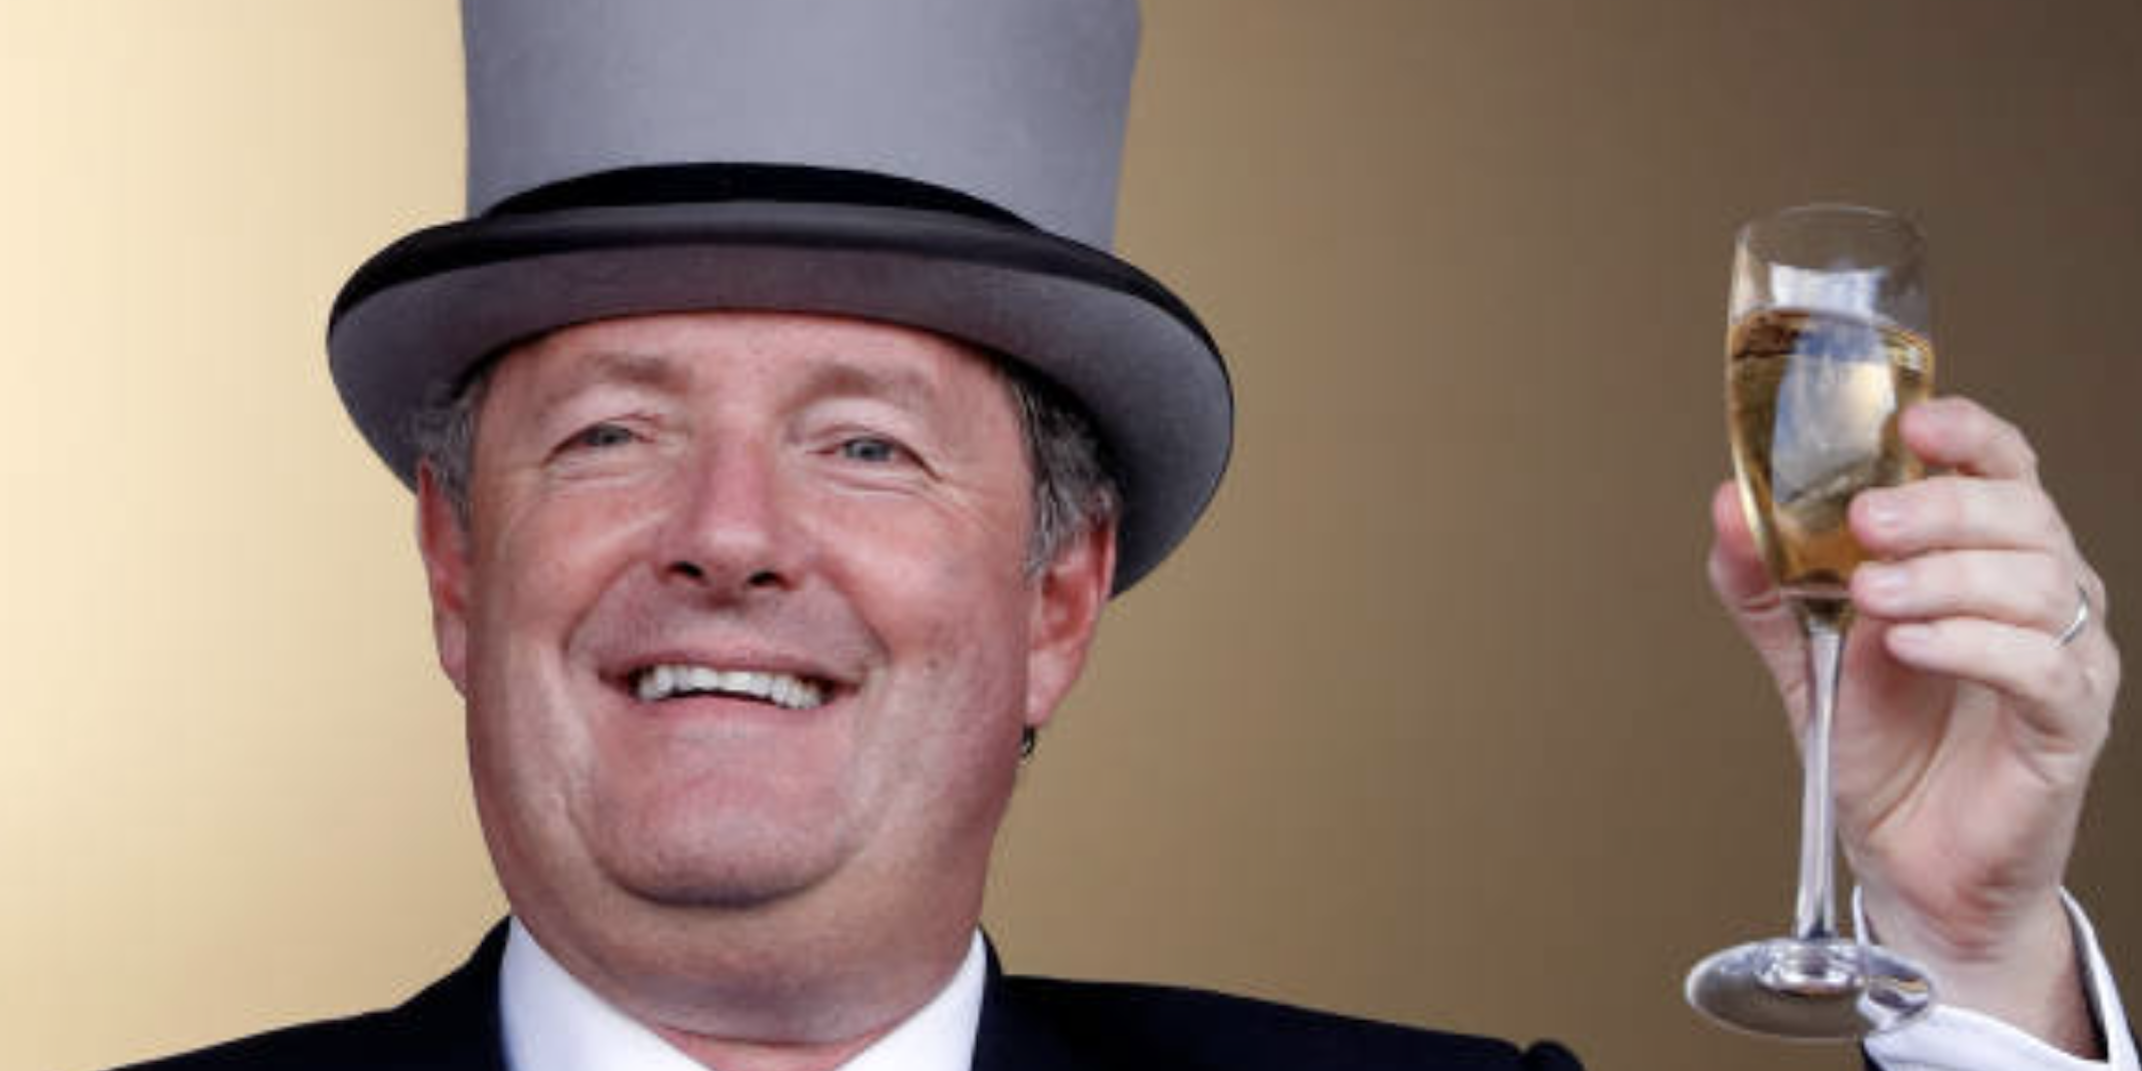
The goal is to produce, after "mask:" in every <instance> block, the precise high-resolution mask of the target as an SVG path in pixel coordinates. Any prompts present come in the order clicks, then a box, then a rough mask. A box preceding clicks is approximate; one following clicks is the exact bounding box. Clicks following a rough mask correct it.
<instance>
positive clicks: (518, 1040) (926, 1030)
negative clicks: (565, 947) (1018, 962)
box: [500, 920, 988, 1071]
mask: <svg viewBox="0 0 2142 1071" xmlns="http://www.w3.org/2000/svg"><path fill="white" fill-rule="evenodd" d="M964 951H965V955H964V956H963V957H960V958H955V959H954V960H953V961H952V964H951V966H950V968H949V969H947V970H946V972H945V973H944V974H943V975H942V976H940V978H939V980H938V981H937V982H936V983H935V984H934V985H932V986H931V987H930V988H929V990H928V992H927V993H925V994H924V995H923V996H922V998H921V1000H920V1003H919V1005H916V1006H911V1007H908V1008H906V1009H905V1010H904V1011H902V1012H901V1013H900V1014H898V1015H896V1016H894V1017H893V1018H892V1020H891V1021H888V1022H882V1023H880V1024H878V1025H876V1026H874V1027H873V1028H871V1029H868V1030H865V1031H862V1032H860V1033H858V1034H856V1035H854V1036H850V1037H843V1038H837V1039H828V1040H820V1039H798V1038H793V1037H790V1038H782V1039H779V1040H775V1041H768V1040H766V1039H763V1038H761V1039H756V1040H754V1039H740V1038H734V1037H724V1036H718V1035H711V1034H706V1033H697V1032H694V1031H691V1030H689V1029H680V1028H678V1027H675V1026H670V1025H667V1024H664V1023H660V1022H655V1021H651V1020H649V1019H647V1018H644V1017H642V1016H640V1015H638V1014H637V1013H632V1012H628V1011H627V1010H625V1009H624V1008H622V1007H620V1006H619V1005H617V1004H615V1003H613V1002H611V1001H609V1000H606V999H605V998H604V997H603V996H602V995H601V994H600V993H599V991H598V990H597V988H596V987H594V986H592V985H590V984H588V982H587V981H586V980H585V979H581V978H578V977H576V976H575V974H574V972H572V971H571V970H570V969H568V968H567V967H566V966H565V964H563V963H562V962H561V961H560V960H558V959H555V958H553V957H552V955H551V954H550V952H549V951H548V950H546V949H545V948H544V947H543V946H542V945H541V944H539V943H538V942H537V941H536V940H535V937H534V935H533V934H532V933H530V932H529V931H528V930H527V929H526V928H525V927H524V926H523V925H522V924H521V923H520V922H519V921H518V920H516V921H515V922H514V924H513V933H512V936H511V938H510V939H509V941H508V944H507V949H506V959H505V965H504V967H503V973H502V976H501V980H500V982H501V984H500V1001H501V1013H502V1018H503V1021H504V1025H505V1033H506V1049H507V1053H508V1056H509V1059H510V1064H511V1066H513V1067H514V1069H515V1071H593V1069H596V1068H601V1069H604V1071H611V1069H614V1071H634V1069H649V1071H682V1069H683V1068H684V1066H685V1059H683V1058H688V1060H689V1062H690V1063H692V1064H696V1065H699V1066H701V1067H708V1068H718V1069H719V1071H827V1069H831V1068H836V1067H842V1066H847V1065H851V1064H852V1065H853V1066H854V1067H855V1068H856V1069H857V1071H868V1069H877V1071H884V1069H886V1068H902V1069H906V1068H924V1069H932V1071H937V1069H941V1071H965V1069H966V1068H967V1067H968V1065H969V1063H970V1060H971V1056H972V1052H973V1045H974V1037H975V1032H976V1029H977V1027H978V1026H979V1023H980V1019H981V1004H982V990H983V988H984V981H985V979H986V977H987V974H988V967H987V955H986V953H985V952H984V950H983V946H982V941H981V938H980V936H979V935H978V934H974V933H973V932H972V931H969V936H968V944H967V947H966V948H965V950H964Z"/></svg>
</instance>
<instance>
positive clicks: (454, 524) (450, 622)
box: [416, 464, 469, 695]
mask: <svg viewBox="0 0 2142 1071" xmlns="http://www.w3.org/2000/svg"><path fill="white" fill-rule="evenodd" d="M416 500H417V550H418V551H419V552H420V553H422V554H423V556H424V582H425V586H426V588H427V589H428V590H429V591H430V592H431V633H432V641H433V642H434V643H435V644H437V645H438V648H439V667H440V668H441V669H444V670H445V671H446V676H447V678H448V679H449V680H452V681H453V682H454V688H455V689H456V690H458V691H459V692H461V694H463V695H467V694H468V653H469V626H468V606H469V602H468V595H469V587H468V585H469V533H468V528H467V526H466V525H464V524H463V523H462V521H461V516H460V514H459V513H458V512H457V511H456V510H455V509H454V504H453V502H452V501H450V500H449V499H448V498H447V495H446V491H445V490H444V489H442V488H441V487H440V486H439V481H438V479H437V478H436V477H435V476H433V475H432V471H431V466H430V465H428V464H423V465H418V466H417V493H416Z"/></svg>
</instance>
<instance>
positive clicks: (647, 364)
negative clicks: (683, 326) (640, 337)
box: [537, 350, 691, 411]
mask: <svg viewBox="0 0 2142 1071" xmlns="http://www.w3.org/2000/svg"><path fill="white" fill-rule="evenodd" d="M690 380H691V368H690V366H689V364H688V363H687V362H684V361H677V360H672V359H669V358H666V357H662V356H659V355H656V354H651V353H637V352H633V351H631V350H596V351H595V352H593V353H584V354H580V355H578V356H576V357H574V358H573V359H572V371H571V372H570V373H569V374H567V375H565V376H563V377H561V378H560V380H559V381H558V382H557V383H556V384H555V385H554V386H552V387H551V388H550V389H548V390H546V391H544V392H543V395H542V397H541V398H540V399H538V401H537V409H538V410H539V411H548V410H550V409H554V408H556V407H557V406H560V405H563V404H565V403H566V402H568V401H570V400H572V399H573V398H574V397H576V396H578V395H579V394H580V393H581V392H583V391H586V390H587V389H589V388H590V387H597V386H618V385H621V386H627V387H646V388H649V389H652V390H657V391H662V392H675V391H681V390H683V389H684V388H685V386H686V385H687V384H688V383H689V382H690Z"/></svg>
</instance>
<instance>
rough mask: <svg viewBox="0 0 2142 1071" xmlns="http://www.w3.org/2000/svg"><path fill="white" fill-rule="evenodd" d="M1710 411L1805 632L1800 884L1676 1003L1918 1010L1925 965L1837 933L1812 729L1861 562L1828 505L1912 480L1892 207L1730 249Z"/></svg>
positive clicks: (1874, 1027) (1886, 1014)
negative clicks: (1778, 929) (1721, 395)
mask: <svg viewBox="0 0 2142 1071" xmlns="http://www.w3.org/2000/svg"><path fill="white" fill-rule="evenodd" d="M1729 321H1730V324H1731V326H1730V329H1729V332H1728V336H1727V345H1726V411H1727V416H1728V423H1729V428H1730V431H1731V435H1732V441H1733V468H1734V473H1735V475H1736V477H1737V479H1738V482H1739V485H1740V501H1741V508H1742V509H1743V510H1744V511H1745V512H1746V514H1747V518H1748V524H1749V527H1750V528H1752V529H1753V530H1754V532H1755V535H1756V541H1757V543H1758V544H1759V545H1760V546H1761V549H1762V554H1763V560H1764V563H1765V564H1766V565H1767V566H1768V568H1769V570H1770V575H1771V577H1772V578H1773V579H1775V580H1776V581H1777V583H1778V587H1779V590H1780V591H1781V592H1782V593H1783V595H1784V597H1785V600H1786V602H1787V603H1788V604H1789V605H1790V606H1791V607H1792V609H1793V612H1794V615H1795V616H1796V617H1798V618H1799V621H1800V625H1801V627H1802V628H1803V629H1804V630H1805V631H1806V634H1807V649H1808V667H1807V668H1808V691H1807V694H1808V696H1809V700H1810V702H1811V703H1812V704H1813V709H1812V710H1811V711H1810V716H1809V718H1808V719H1807V722H1806V725H1805V727H1804V730H1803V731H1804V732H1805V734H1806V735H1805V737H1804V739H1803V740H1802V747H1801V764H1802V768H1803V775H1804V780H1803V783H1802V788H1803V794H1802V798H1801V808H1800V820H1801V828H1800V881H1799V894H1798V898H1797V902H1796V905H1795V907H1794V912H1793V926H1792V933H1791V935H1790V936H1787V937H1781V938H1774V939H1770V940H1763V941H1755V942H1751V943H1749V944H1744V945H1740V946H1738V947H1736V948H1730V949H1727V950H1726V951H1723V952H1719V953H1717V954H1715V955H1713V956H1711V957H1710V958H1708V959H1705V960H1704V961H1703V962H1701V963H1699V964H1697V965H1696V967H1695V969H1694V970H1693V971H1691V972H1690V973H1689V976H1688V986H1687V996H1688V1002H1689V1003H1690V1004H1691V1005H1693V1006H1694V1007H1695V1008H1696V1009H1697V1010H1698V1011H1701V1012H1703V1013H1704V1014H1706V1015H1708V1016H1710V1017H1711V1018H1713V1019H1716V1020H1718V1021H1719V1022H1721V1023H1723V1024H1725V1025H1727V1026H1731V1027H1735V1028H1738V1029H1741V1030H1745V1031H1748V1032H1750V1033H1756V1034H1763V1035H1768V1036H1773V1037H1783V1038H1800V1039H1808V1040H1821V1039H1850V1038H1858V1037H1864V1036H1866V1035H1868V1034H1872V1033H1877V1032H1880V1031H1883V1030H1887V1029H1890V1028H1892V1027H1896V1026H1900V1025H1902V1024H1904V1023H1906V1022H1909V1021H1911V1020H1912V1019H1915V1018H1917V1017H1918V1016H1919V1015H1921V1014H1924V1013H1925V1012H1926V1011H1927V1009H1929V1008H1930V1007H1932V1006H1933V999H1934V995H1933V983H1932V979H1930V978H1929V977H1928V975H1927V972H1926V971H1925V969H1923V968H1921V967H1919V966H1918V965H1916V964H1914V963H1912V962H1910V961H1909V960H1906V959H1905V958H1903V957H1902V956H1899V955H1897V954H1895V953H1893V952H1890V951H1889V950H1887V949H1885V948H1882V947H1881V946H1879V945H1875V944H1871V943H1869V942H1867V941H1866V940H1864V939H1863V938H1854V937H1845V936H1841V935H1840V934H1839V933H1838V930H1837V919H1836V914H1837V906H1836V892H1835V874H1834V861H1835V844H1834V836H1833V828H1832V819H1831V813H1830V808H1831V798H1830V785H1829V774H1830V726H1831V722H1832V718H1833V716H1834V714H1835V711H1836V702H1837V684H1838V679H1839V673H1840V671H1841V666H1840V662H1841V660H1842V657H1843V652H1844V637H1845V632H1846V630H1847V629H1848V628H1849V627H1850V626H1851V623H1852V603H1851V599H1850V596H1849V594H1848V588H1847V584H1848V582H1849V581H1850V578H1851V575H1852V570H1853V568H1854V567H1855V566H1857V565H1858V564H1859V563H1860V561H1861V560H1862V559H1863V558H1864V557H1865V553H1864V552H1863V551H1862V550H1861V548H1860V546H1859V544H1858V542H1857V541H1855V540H1854V539H1853V538H1852V532H1851V527H1850V525H1849V524H1848V523H1847V521H1846V511H1847V509H1848V507H1849V506H1850V505H1851V501H1852V497H1853V495H1855V494H1857V493H1858V492H1859V491H1860V490H1862V489H1864V488H1869V487H1882V486H1889V485H1893V484H1897V483H1902V482H1904V481H1906V480H1910V479H1915V478H1917V477H1918V476H1919V475H1920V471H1919V463H1918V461H1917V459H1916V458H1914V457H1913V456H1912V454H1911V451H1910V450H1908V449H1906V448H1905V446H1904V445H1903V443H1902V442H1901V441H1900V439H1899V436H1898V434H1897V414H1898V413H1899V412H1900V411H1902V410H1903V408H1904V407H1905V406H1907V405H1910V404H1912V403H1913V402H1917V401H1919V400H1921V399H1923V398H1925V397H1926V396H1927V394H1928V393H1929V392H1930V391H1931V390H1932V387H1933V372H1934V349H1933V343H1932V336H1931V334H1930V333H1929V331H1928V315H1927V293H1926V286H1925V249H1924V244H1923V242H1922V241H1921V239H1920V237H1919V234H1918V232H1917V231H1916V230H1915V229H1913V227H1912V226H1911V224H1909V223H1907V222H1906V221H1904V220H1903V219H1900V218H1898V217H1897V216H1894V215H1890V214H1889V213H1886V212H1881V211H1877V210H1874V209H1869V208H1859V207H1854V206H1849V205H1807V206H1802V207H1798V208H1788V209H1786V210H1784V211H1782V212H1779V213H1777V214H1775V215H1772V216H1769V217H1766V218H1763V219H1759V220H1756V221H1754V222H1752V223H1749V224H1747V225H1746V226H1744V227H1742V228H1741V230H1740V234H1739V236H1738V237H1737V239H1736V241H1735V245H1734V256H1733V290H1732V298H1731V307H1730V316H1729Z"/></svg>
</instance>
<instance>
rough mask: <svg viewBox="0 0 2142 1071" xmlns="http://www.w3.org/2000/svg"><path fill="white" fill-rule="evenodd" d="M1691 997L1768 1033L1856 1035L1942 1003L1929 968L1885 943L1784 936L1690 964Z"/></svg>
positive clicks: (1744, 1026)
mask: <svg viewBox="0 0 2142 1071" xmlns="http://www.w3.org/2000/svg"><path fill="white" fill-rule="evenodd" d="M1687 992H1688V1003H1689V1004H1690V1005H1691V1006H1692V1007H1694V1008H1695V1009H1696V1010H1697V1011H1700V1012H1702V1013H1703V1014H1705V1015H1707V1016H1710V1017H1711V1018H1712V1019H1714V1020H1716V1021H1717V1022H1718V1023H1720V1024H1721V1025H1724V1026H1729V1027H1732V1028H1733V1029H1735V1030H1743V1031H1746V1032H1748V1033H1750V1034H1760V1035H1762V1036H1764V1037H1776V1038H1798V1039H1802V1040H1807V1041H1849V1040H1852V1039H1855V1038H1863V1037H1866V1036H1867V1035H1869V1034H1879V1033H1881V1032H1882V1031H1884V1030H1892V1029H1895V1028H1896V1027H1899V1026H1903V1025H1904V1024H1906V1023H1909V1022H1911V1021H1912V1020H1914V1019H1917V1018H1918V1017H1920V1016H1921V1015H1924V1014H1926V1012H1927V1010H1928V1009H1930V1008H1932V1007H1933V1006H1934V985H1933V981H1932V979H1930V978H1928V977H1927V973H1926V971H1925V969H1924V968H1921V967H1920V966H1918V965H1917V964H1915V963H1913V962H1911V961H1910V960H1908V959H1905V958H1904V957H1902V956H1899V955H1897V954H1896V953H1894V952H1891V951H1889V950H1887V949H1885V948H1882V947H1880V946H1879V945H1863V944H1860V943H1859V942H1857V941H1850V940H1844V939H1842V938H1833V939H1830V940H1821V941H1799V940H1794V939H1792V938H1779V939H1777V940H1772V941H1757V942H1755V943H1753V944H1745V945H1741V946H1740V947H1738V948H1729V949H1726V950H1725V951H1723V952H1720V953H1718V954H1717V955H1714V956H1712V957H1710V958H1709V959H1706V960H1704V961H1703V962H1701V963H1698V964H1696V969H1695V970H1692V971H1690V972H1688V990H1687Z"/></svg>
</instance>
